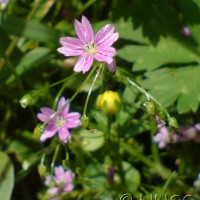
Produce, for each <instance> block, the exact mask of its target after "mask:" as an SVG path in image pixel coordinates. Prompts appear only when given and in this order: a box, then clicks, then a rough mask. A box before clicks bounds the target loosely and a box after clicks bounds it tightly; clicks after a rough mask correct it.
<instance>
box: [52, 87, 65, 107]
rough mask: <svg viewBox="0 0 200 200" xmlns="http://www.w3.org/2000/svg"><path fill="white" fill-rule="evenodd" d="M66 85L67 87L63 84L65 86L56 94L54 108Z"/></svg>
mask: <svg viewBox="0 0 200 200" xmlns="http://www.w3.org/2000/svg"><path fill="white" fill-rule="evenodd" d="M65 87H66V85H65V84H63V86H62V87H61V88H60V90H59V92H58V93H57V95H56V97H55V100H54V104H53V109H55V108H56V105H57V102H58V100H59V98H60V96H61V94H62V93H63V91H64V89H65Z"/></svg>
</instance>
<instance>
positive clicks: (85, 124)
mask: <svg viewBox="0 0 200 200" xmlns="http://www.w3.org/2000/svg"><path fill="white" fill-rule="evenodd" d="M81 124H82V126H83V128H87V127H88V125H89V118H88V117H87V116H86V115H83V116H82V117H81Z"/></svg>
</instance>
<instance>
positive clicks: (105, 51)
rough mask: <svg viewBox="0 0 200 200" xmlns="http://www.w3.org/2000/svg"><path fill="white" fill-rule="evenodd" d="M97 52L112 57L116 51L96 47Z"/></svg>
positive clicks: (110, 48)
mask: <svg viewBox="0 0 200 200" xmlns="http://www.w3.org/2000/svg"><path fill="white" fill-rule="evenodd" d="M97 51H98V53H100V54H103V55H105V56H109V57H113V56H115V55H116V50H115V48H113V47H104V48H100V47H98V49H97Z"/></svg>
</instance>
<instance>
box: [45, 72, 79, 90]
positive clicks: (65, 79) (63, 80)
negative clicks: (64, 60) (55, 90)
mask: <svg viewBox="0 0 200 200" xmlns="http://www.w3.org/2000/svg"><path fill="white" fill-rule="evenodd" d="M77 75H78V73H73V74H72V75H70V76H68V77H67V78H64V79H62V80H60V81H58V82H56V83H53V84H51V85H48V86H47V88H50V87H54V86H56V85H59V84H61V83H63V82H66V81H67V80H69V79H71V78H74V77H75V76H77Z"/></svg>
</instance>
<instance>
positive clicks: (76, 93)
mask: <svg viewBox="0 0 200 200" xmlns="http://www.w3.org/2000/svg"><path fill="white" fill-rule="evenodd" d="M95 70H96V66H95V67H94V68H93V69H92V70H91V71H90V73H89V75H88V76H87V78H86V79H85V80H84V81H83V83H82V84H81V86H80V87H79V88H78V90H77V91H76V92H75V93H74V95H73V96H72V97H71V98H70V100H69V102H72V101H73V100H74V98H75V97H76V96H77V95H78V93H79V92H80V90H81V89H82V88H83V85H84V84H85V83H86V82H88V80H89V79H90V77H91V76H92V75H93V74H94V72H95Z"/></svg>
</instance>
